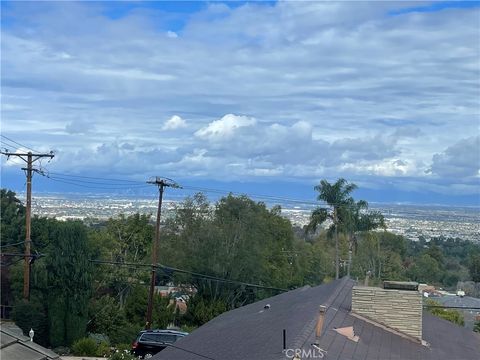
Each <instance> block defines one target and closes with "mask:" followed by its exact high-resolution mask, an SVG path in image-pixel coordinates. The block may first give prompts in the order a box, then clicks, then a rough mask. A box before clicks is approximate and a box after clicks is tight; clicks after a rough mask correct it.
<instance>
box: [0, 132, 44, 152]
mask: <svg viewBox="0 0 480 360" xmlns="http://www.w3.org/2000/svg"><path fill="white" fill-rule="evenodd" d="M0 136H1V137H2V138H4V139H6V140H8V141H9V142H11V143H13V144H17V145H18V146H20V147H22V148H24V149H27V150H31V151H33V152H36V153H38V152H39V151H36V150H34V149H32V148H31V147H28V146H25V145H23V144H21V143H19V142H17V141H15V140H13V139H11V138H9V137H7V136H5V135H0ZM2 141H3V140H2Z"/></svg>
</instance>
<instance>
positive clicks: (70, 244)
mask: <svg viewBox="0 0 480 360" xmlns="http://www.w3.org/2000/svg"><path fill="white" fill-rule="evenodd" d="M89 258H90V253H89V249H88V241H87V232H86V229H85V227H84V225H83V224H82V223H81V222H73V221H67V222H64V223H62V222H58V223H57V226H56V229H55V231H54V232H53V234H52V235H51V242H50V244H49V247H48V257H47V258H46V260H45V261H46V270H47V273H48V295H47V298H48V319H49V329H50V344H51V345H52V346H54V347H55V346H60V345H70V344H72V343H73V342H74V341H75V340H77V339H79V338H81V337H83V336H84V335H85V330H86V325H87V321H88V301H89V297H90V295H91V286H92V284H91V281H92V276H91V275H92V268H91V264H90V261H89Z"/></svg>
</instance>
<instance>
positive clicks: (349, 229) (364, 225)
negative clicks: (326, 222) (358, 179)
mask: <svg viewBox="0 0 480 360" xmlns="http://www.w3.org/2000/svg"><path fill="white" fill-rule="evenodd" d="M345 210H346V213H345V214H344V216H343V218H344V219H345V221H344V223H343V224H342V230H343V231H344V232H346V233H347V234H348V240H349V248H348V268H347V276H350V268H351V265H352V251H353V250H354V249H355V251H356V249H357V245H358V240H357V235H358V234H359V233H360V234H361V233H365V232H368V231H371V230H375V229H378V228H384V229H385V218H384V217H383V215H382V214H381V213H380V212H379V211H368V203H367V202H366V201H365V200H360V201H357V202H353V203H352V204H351V205H350V206H349V208H348V209H345Z"/></svg>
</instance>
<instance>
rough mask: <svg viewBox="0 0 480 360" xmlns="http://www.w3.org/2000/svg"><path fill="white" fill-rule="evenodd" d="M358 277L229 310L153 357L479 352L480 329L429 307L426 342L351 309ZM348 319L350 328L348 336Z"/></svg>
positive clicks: (194, 359) (451, 355)
mask: <svg viewBox="0 0 480 360" xmlns="http://www.w3.org/2000/svg"><path fill="white" fill-rule="evenodd" d="M354 285H355V283H354V281H352V280H350V279H346V278H345V279H341V280H336V281H333V282H331V283H328V284H325V285H320V286H316V287H308V286H307V287H302V288H299V289H296V290H292V291H289V292H286V293H283V294H280V295H277V296H274V297H271V298H268V299H264V300H261V301H258V302H256V303H253V304H250V305H247V306H243V307H241V308H238V309H235V310H232V311H228V312H226V313H224V314H222V315H220V316H218V317H216V318H215V319H213V320H211V321H209V322H208V323H207V324H205V325H203V326H201V327H200V328H198V329H197V330H195V331H193V332H192V333H191V334H190V335H188V336H186V337H185V338H183V339H180V340H179V341H177V342H176V343H175V344H174V346H175V347H169V348H167V349H165V350H163V351H162V352H160V353H158V354H157V355H156V356H155V357H154V358H153V359H154V360H161V359H177V360H199V359H202V358H204V359H205V358H206V359H215V360H221V359H230V360H236V359H238V360H244V359H263V360H270V359H272V360H274V359H275V360H283V359H292V358H293V357H294V352H295V351H298V349H300V350H301V351H302V350H303V352H302V353H300V355H301V357H300V358H302V359H307V358H309V357H310V358H315V357H316V358H322V359H326V360H333V359H372V360H374V359H378V360H380V359H382V360H383V359H408V360H412V359H421V360H424V359H425V360H428V359H435V360H439V359H449V360H450V359H458V360H474V359H475V360H476V359H478V354H479V353H480V336H479V334H476V333H474V332H472V331H469V330H467V329H464V328H462V327H459V326H457V325H455V324H453V323H451V322H448V321H446V320H443V319H440V318H437V317H435V316H433V315H430V314H429V313H426V312H424V313H423V315H422V323H423V326H422V339H423V343H421V342H419V341H414V340H412V339H411V338H409V337H408V336H402V334H401V333H399V332H396V331H392V329H389V328H388V327H385V326H383V325H382V324H379V323H376V322H375V321H370V320H369V319H364V318H361V317H358V316H356V315H355V314H353V313H352V312H351V304H352V288H353V286H354ZM267 305H268V306H267ZM319 305H324V306H325V307H326V312H325V315H324V325H323V330H322V332H321V336H320V337H319V338H317V337H316V332H315V327H316V324H317V319H318V315H319ZM350 327H353V333H352V334H350V335H351V336H350V337H349V336H348V335H349V334H348V333H349V329H350V330H351V328H350ZM284 330H285V334H286V336H285V345H286V346H285V349H284V343H283V331H284ZM346 335H347V336H346ZM353 336H355V337H358V338H353ZM355 340H357V341H355ZM314 343H317V344H318V347H314V346H313V344H314ZM319 349H321V350H319ZM320 353H321V355H320ZM308 354H310V355H308Z"/></svg>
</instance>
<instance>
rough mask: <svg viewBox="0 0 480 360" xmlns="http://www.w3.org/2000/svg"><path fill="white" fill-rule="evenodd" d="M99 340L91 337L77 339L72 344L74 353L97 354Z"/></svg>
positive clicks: (78, 354) (79, 354) (81, 354)
mask: <svg viewBox="0 0 480 360" xmlns="http://www.w3.org/2000/svg"><path fill="white" fill-rule="evenodd" d="M97 348H98V345H97V342H96V341H95V340H94V339H92V338H89V337H86V338H82V339H78V340H76V341H75V342H74V343H73V345H72V353H73V355H76V356H96V355H97Z"/></svg>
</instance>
